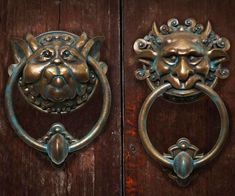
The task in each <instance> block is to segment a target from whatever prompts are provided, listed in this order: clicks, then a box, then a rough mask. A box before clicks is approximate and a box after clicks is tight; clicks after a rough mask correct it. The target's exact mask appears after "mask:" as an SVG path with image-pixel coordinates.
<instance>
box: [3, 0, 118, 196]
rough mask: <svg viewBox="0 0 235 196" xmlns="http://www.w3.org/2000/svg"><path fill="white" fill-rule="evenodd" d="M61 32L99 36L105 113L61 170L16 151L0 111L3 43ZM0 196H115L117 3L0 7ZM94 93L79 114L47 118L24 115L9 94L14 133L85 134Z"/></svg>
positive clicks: (22, 105)
mask: <svg viewBox="0 0 235 196" xmlns="http://www.w3.org/2000/svg"><path fill="white" fill-rule="evenodd" d="M50 30H65V31H69V32H72V33H75V34H80V33H81V32H82V31H85V32H87V34H88V35H89V36H91V37H92V36H96V35H103V36H105V42H104V45H103V48H102V51H101V59H102V60H104V61H105V62H107V63H108V66H109V70H108V79H109V81H110V86H111V89H112V98H113V99H112V109H111V115H110V117H109V120H108V123H107V125H106V126H105V129H104V131H103V133H102V134H101V135H100V137H98V138H97V139H96V140H95V141H94V142H93V143H92V144H91V145H89V146H88V147H87V148H85V149H83V150H81V151H79V152H77V153H75V154H73V155H72V156H70V157H69V158H68V159H67V161H66V163H65V164H64V166H63V167H62V168H55V167H53V166H52V165H51V164H50V162H49V160H48V159H47V157H46V156H45V155H43V154H41V153H39V152H37V151H35V150H33V149H31V148H30V147H28V146H27V145H26V144H24V143H23V142H22V141H21V140H20V139H19V138H18V137H17V136H16V134H15V133H14V132H13V130H12V129H11V127H10V125H9V123H8V121H7V119H6V116H5V112H4V107H3V104H4V88H5V85H6V81H7V78H8V75H7V67H8V65H10V64H11V63H13V58H12V52H11V50H10V43H9V41H10V40H11V39H12V38H13V37H23V36H24V35H25V34H26V33H27V32H31V33H33V34H34V35H38V34H40V33H42V32H45V31H50ZM0 37H1V43H0V104H1V107H0V168H1V169H0V195H6V196H10V195H24V196H25V195H81V196H82V195H84V196H89V195H120V192H121V177H120V175H121V160H120V158H121V154H120V153H121V145H120V144H121V130H120V108H121V107H120V99H121V98H120V79H119V78H120V62H119V55H120V51H119V41H120V40H119V39H120V38H119V1H118V0H114V1H113V0H101V1H95V0H84V1H76V0H62V1H60V0H50V1H31V0H19V1H15V0H8V1H5V0H2V1H0ZM100 91H101V89H100V88H98V89H97V92H96V94H95V95H94V97H93V98H92V99H91V100H90V102H89V103H88V104H87V105H86V106H85V107H84V108H82V109H81V110H79V111H76V112H73V113H71V114H69V115H63V116H53V117H51V116H50V115H47V114H42V113H40V112H38V111H36V110H34V109H32V108H31V107H30V106H29V105H28V104H27V103H26V102H25V100H23V98H22V97H21V96H20V94H19V92H18V91H17V89H15V94H14V101H15V107H16V110H17V115H18V116H19V121H20V122H21V123H22V126H23V127H24V128H25V129H26V130H28V132H29V133H30V134H31V135H32V136H34V137H40V136H43V135H44V134H45V133H46V132H47V130H48V128H49V127H50V125H51V124H52V123H54V122H57V121H60V122H62V123H64V125H65V127H66V128H67V130H69V132H70V133H72V134H73V135H74V136H76V137H78V138H79V137H81V136H83V135H84V134H86V133H87V131H88V130H89V129H90V128H91V127H92V125H93V124H94V123H95V122H96V120H97V118H98V117H99V112H100V108H101V105H102V94H101V93H100Z"/></svg>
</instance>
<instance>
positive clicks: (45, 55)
mask: <svg viewBox="0 0 235 196" xmlns="http://www.w3.org/2000/svg"><path fill="white" fill-rule="evenodd" d="M41 55H42V56H43V57H45V58H51V57H52V52H51V51H50V50H44V51H43V52H42V54H41Z"/></svg>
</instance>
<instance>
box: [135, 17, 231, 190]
mask: <svg viewBox="0 0 235 196" xmlns="http://www.w3.org/2000/svg"><path fill="white" fill-rule="evenodd" d="M229 47H230V44H229V41H228V40H227V39H226V38H223V37H222V38H221V37H219V36H218V35H217V34H215V33H214V32H213V31H212V28H211V24H210V22H208V23H207V26H206V28H205V29H204V30H203V26H202V25H200V24H197V23H196V21H195V20H194V19H187V20H185V23H184V24H179V22H178V20H177V19H170V20H169V21H168V23H167V25H163V26H161V27H160V31H159V30H158V28H157V27H156V24H155V23H154V24H153V27H152V31H151V32H150V33H149V34H148V35H147V36H145V37H144V39H138V40H136V42H135V44H134V50H135V52H136V53H137V56H138V58H139V61H140V62H142V63H143V67H142V68H141V69H138V70H137V71H136V77H137V79H140V80H144V79H146V80H147V84H148V85H149V87H150V88H151V90H152V92H151V93H150V95H149V96H148V97H147V98H146V100H145V102H144V104H143V105H142V108H141V111H140V114H139V121H138V127H139V128H138V129H139V135H140V138H141V140H142V143H143V145H144V147H145V149H146V151H147V152H148V153H149V155H150V156H151V157H153V158H154V159H155V160H157V161H158V162H160V163H161V164H162V165H163V166H165V167H166V168H170V170H169V171H170V173H171V175H170V176H171V177H172V178H173V179H175V180H176V181H177V182H178V184H180V185H183V186H185V185H188V184H189V182H190V180H191V178H192V174H193V171H194V169H196V168H198V167H200V166H202V165H205V164H207V163H208V162H209V161H210V160H212V159H213V158H215V157H216V156H217V155H218V153H219V152H220V151H221V149H222V146H223V144H224V143H225V139H226V137H227V135H228V129H229V121H228V113H227V110H226V107H225V105H224V103H223V101H222V100H221V98H220V97H219V95H218V94H217V93H216V92H215V91H214V90H213V88H214V87H215V85H216V83H217V80H218V78H222V79H225V78H227V77H228V76H229V70H228V69H226V68H222V66H221V65H222V63H223V62H225V61H227V59H228V55H227V53H226V51H227V50H228V49H229ZM203 94H206V95H208V96H209V97H210V98H211V99H212V101H213V102H214V103H215V104H216V106H217V109H218V111H219V114H220V118H221V130H220V135H219V138H218V140H217V142H216V144H215V146H214V147H213V148H212V149H211V150H210V151H209V152H208V153H206V154H198V151H199V149H198V148H197V147H196V146H194V145H192V144H191V143H190V141H189V140H188V139H187V138H181V139H179V140H178V142H177V144H176V145H173V146H171V147H170V148H169V153H170V154H164V155H162V154H161V153H159V152H158V150H157V149H156V148H155V147H154V146H153V145H152V144H151V142H150V139H149V137H148V133H147V126H146V125H147V116H148V112H149V109H150V108H151V105H152V104H153V102H154V101H155V100H156V99H157V97H159V96H162V95H163V97H164V98H166V99H167V100H170V101H173V102H181V103H185V102H190V101H195V100H198V98H199V97H200V96H202V95H203Z"/></svg>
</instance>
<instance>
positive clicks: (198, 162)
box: [138, 83, 229, 179]
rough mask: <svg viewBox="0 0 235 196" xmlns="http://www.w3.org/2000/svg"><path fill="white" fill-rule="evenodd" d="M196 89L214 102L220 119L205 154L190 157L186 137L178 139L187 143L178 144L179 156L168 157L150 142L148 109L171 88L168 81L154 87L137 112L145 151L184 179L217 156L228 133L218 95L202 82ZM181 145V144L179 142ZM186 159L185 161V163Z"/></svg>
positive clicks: (227, 124)
mask: <svg viewBox="0 0 235 196" xmlns="http://www.w3.org/2000/svg"><path fill="white" fill-rule="evenodd" d="M195 87H196V88H197V89H198V90H200V91H202V92H203V93H205V94H207V95H208V96H209V97H210V98H211V99H212V101H213V102H214V103H215V105H216V107H217V109H218V111H219V114H220V119H221V129H220V134H219V137H218V140H217V142H216V144H215V145H214V147H213V148H212V149H211V150H210V151H209V152H208V153H206V154H205V155H203V156H201V157H200V158H199V157H196V154H195V156H194V158H195V159H192V158H191V156H190V155H189V154H187V148H189V147H190V143H187V139H180V140H181V142H182V141H184V142H185V143H184V144H187V145H188V146H187V147H183V148H182V146H179V149H181V148H182V149H181V150H182V152H185V151H186V153H183V154H182V155H181V157H179V155H178V156H175V157H171V158H169V156H164V155H162V154H161V153H160V152H159V151H158V150H157V149H156V148H155V147H154V146H153V145H152V143H151V141H150V139H149V136H148V132H147V117H148V113H149V110H150V108H151V106H152V104H153V102H154V101H155V100H156V99H157V97H159V96H161V95H162V94H163V93H165V92H166V91H167V90H168V89H170V88H172V86H171V84H170V83H166V84H163V85H161V86H160V87H158V88H156V89H155V90H154V91H152V93H151V94H150V95H148V97H147V98H146V99H145V101H144V103H143V105H142V108H141V110H140V114H139V120H138V130H139V135H140V138H141V141H142V143H143V146H144V147H145V149H146V151H147V152H148V154H149V155H150V156H151V157H152V158H153V159H155V160H156V161H159V162H160V163H161V164H162V165H163V166H166V167H169V168H172V169H173V170H174V171H175V173H176V174H177V175H178V176H179V177H181V178H183V179H185V178H187V177H188V176H189V175H190V174H191V172H193V170H194V169H195V168H198V167H200V166H203V165H205V164H207V163H208V162H209V161H211V160H212V159H213V158H215V157H216V156H217V154H218V153H219V152H220V151H221V149H222V147H223V145H224V143H225V140H226V138H227V135H228V128H229V121H228V113H227V110H226V107H225V105H224V103H223V101H222V100H221V98H220V97H219V95H218V94H217V93H216V92H215V91H213V90H212V89H211V88H209V87H208V86H206V85H204V84H202V83H197V84H196V86H195ZM181 145H182V144H181ZM170 149H171V147H170ZM175 159H177V160H178V159H181V162H180V161H178V162H177V163H175ZM185 161H186V163H185Z"/></svg>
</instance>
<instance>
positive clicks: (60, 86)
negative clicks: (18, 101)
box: [5, 31, 111, 165]
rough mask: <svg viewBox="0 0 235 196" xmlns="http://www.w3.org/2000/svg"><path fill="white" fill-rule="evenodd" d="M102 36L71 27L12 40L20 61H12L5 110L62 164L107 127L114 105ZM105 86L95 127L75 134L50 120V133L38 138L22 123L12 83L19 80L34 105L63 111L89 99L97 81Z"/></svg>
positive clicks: (27, 138)
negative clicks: (71, 30) (102, 57)
mask: <svg viewBox="0 0 235 196" xmlns="http://www.w3.org/2000/svg"><path fill="white" fill-rule="evenodd" d="M102 41H103V38H102V37H95V38H93V39H90V38H88V37H87V35H86V33H82V34H81V36H77V35H74V34H72V33H69V32H63V31H52V32H46V33H43V34H41V35H39V36H37V37H34V36H33V35H31V34H27V36H26V39H25V40H21V39H16V40H13V41H12V46H13V51H14V57H15V61H16V64H12V65H11V66H9V69H8V72H9V75H10V77H9V80H8V83H7V87H6V93H5V99H6V110H7V113H8V118H9V121H10V123H11V126H12V127H13V128H14V129H15V131H16V133H17V134H18V135H19V137H20V138H21V139H22V140H23V141H24V142H25V143H27V144H28V145H30V146H31V147H33V148H35V149H37V150H39V151H42V152H44V153H47V154H48V156H49V157H50V159H51V161H52V162H53V163H55V164H57V165H60V164H62V163H63V162H64V161H65V159H66V157H67V156H68V154H69V153H72V152H74V151H76V150H79V149H81V148H83V147H85V146H86V145H88V144H89V143H90V142H91V141H92V140H93V139H94V138H95V137H97V136H98V135H99V133H100V132H101V131H102V129H103V127H104V125H105V123H106V121H107V118H108V115H109V110H110V105H111V92H110V87H109V83H108V80H107V78H106V75H105V74H106V72H107V65H106V64H105V63H104V62H101V61H100V60H99V59H100V46H101V43H102ZM98 82H99V83H100V85H101V87H102V89H103V106H102V111H101V114H100V117H99V119H98V121H97V122H96V123H95V125H94V127H93V128H92V129H91V130H90V131H89V132H88V134H87V135H85V136H84V137H83V138H80V139H76V138H74V137H72V135H70V134H69V133H68V132H67V131H66V129H65V127H64V126H63V125H62V124H60V123H55V124H53V125H52V126H51V128H50V129H49V131H48V132H47V134H46V135H45V136H43V137H42V138H40V139H34V138H32V137H31V136H29V135H28V133H27V132H26V131H25V130H24V129H23V128H22V127H21V125H20V124H19V122H18V120H17V118H16V115H15V112H14V108H13V103H12V94H13V92H12V91H13V87H14V85H15V84H16V83H18V87H19V89H20V92H21V94H22V95H23V97H24V98H25V99H26V101H27V102H28V103H29V104H30V105H32V106H33V107H34V108H36V109H38V110H40V111H42V112H46V113H50V114H64V113H68V112H71V111H73V110H76V109H78V108H80V107H82V106H83V105H84V104H86V103H87V102H88V100H89V99H90V97H91V96H92V94H93V92H94V91H95V89H96V86H97V84H98Z"/></svg>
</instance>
